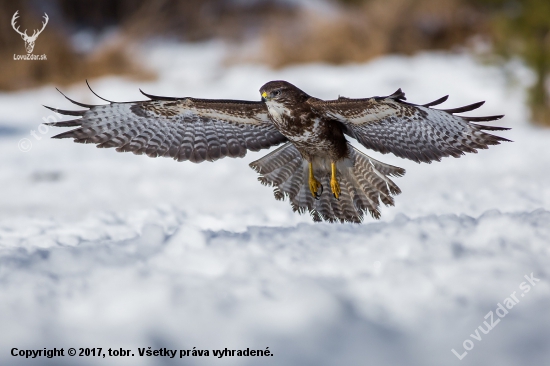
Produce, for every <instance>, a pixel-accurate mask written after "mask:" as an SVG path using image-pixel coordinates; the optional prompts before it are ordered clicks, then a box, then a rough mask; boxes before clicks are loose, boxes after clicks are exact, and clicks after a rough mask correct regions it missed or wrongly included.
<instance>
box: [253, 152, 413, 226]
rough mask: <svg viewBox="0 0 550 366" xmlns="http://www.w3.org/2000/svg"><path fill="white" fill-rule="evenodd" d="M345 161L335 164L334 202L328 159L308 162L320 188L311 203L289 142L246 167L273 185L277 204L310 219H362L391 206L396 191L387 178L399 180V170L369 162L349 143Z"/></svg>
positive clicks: (303, 164) (304, 172)
mask: <svg viewBox="0 0 550 366" xmlns="http://www.w3.org/2000/svg"><path fill="white" fill-rule="evenodd" d="M349 151H350V154H349V157H348V158H346V159H344V160H342V161H339V162H338V163H337V179H338V182H339V183H340V189H341V193H340V196H339V199H336V198H335V197H334V196H333V193H332V192H331V189H330V178H331V175H330V174H331V172H330V161H325V160H323V159H321V160H319V161H314V162H313V172H314V175H315V177H316V178H317V180H319V182H320V183H321V184H322V185H323V192H322V193H321V194H320V197H319V198H318V199H315V198H314V197H313V196H312V194H311V192H310V190H309V181H308V174H309V171H308V163H307V161H306V160H304V159H303V158H302V156H301V154H300V153H299V151H298V150H297V149H296V147H295V146H294V145H292V144H291V143H287V144H285V145H283V146H282V147H280V148H279V149H277V150H275V151H273V152H272V153H270V154H268V155H266V156H265V157H263V158H261V159H260V160H257V161H255V162H252V163H251V164H250V166H251V167H252V168H253V169H254V170H256V171H257V172H258V173H260V177H259V178H258V179H259V180H260V181H261V182H262V183H263V184H265V185H270V186H273V187H274V192H273V193H274V195H275V198H276V199H278V200H283V199H284V198H285V197H286V198H289V200H290V204H291V206H292V209H293V210H294V211H296V212H299V213H305V212H309V213H310V215H311V216H312V218H313V221H328V222H341V223H344V222H353V223H360V222H362V221H363V217H364V214H370V215H371V216H372V217H373V218H375V219H378V218H380V202H382V203H383V204H385V205H390V206H391V205H393V204H394V199H393V197H392V196H393V195H397V194H399V193H401V190H400V189H399V187H397V185H396V184H395V183H394V182H393V181H392V180H391V179H390V178H389V177H390V176H395V177H400V176H402V175H404V174H405V170H404V169H402V168H399V167H395V166H392V165H388V164H385V163H382V162H380V161H378V160H375V159H373V158H371V157H369V156H367V155H365V154H363V153H361V152H360V151H358V150H356V149H355V148H353V147H352V146H351V145H349Z"/></svg>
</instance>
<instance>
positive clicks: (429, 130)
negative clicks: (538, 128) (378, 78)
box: [47, 81, 508, 222]
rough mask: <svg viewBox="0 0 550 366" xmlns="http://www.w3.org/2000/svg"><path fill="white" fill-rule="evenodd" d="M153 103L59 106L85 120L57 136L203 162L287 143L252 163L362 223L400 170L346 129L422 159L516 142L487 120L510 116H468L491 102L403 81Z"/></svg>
mask: <svg viewBox="0 0 550 366" xmlns="http://www.w3.org/2000/svg"><path fill="white" fill-rule="evenodd" d="M143 94H145V95H146V96H147V97H149V99H150V100H148V101H138V102H126V103H115V102H110V104H107V105H87V104H83V103H78V102H75V101H73V100H71V99H69V98H67V99H69V100H70V101H71V102H73V103H74V104H76V105H79V106H81V107H84V108H86V109H85V110H81V111H66V110H59V109H55V108H50V107H47V108H50V109H52V110H54V111H56V112H58V113H61V114H66V115H71V116H77V117H80V118H78V119H75V120H72V121H64V122H56V123H51V125H54V126H59V127H77V128H75V129H73V130H70V131H67V132H64V133H61V134H59V135H57V136H54V138H73V139H74V141H75V142H80V143H94V144H96V145H97V146H98V147H115V148H116V150H117V151H120V152H122V151H131V152H133V153H135V154H147V155H148V156H151V157H157V156H169V157H172V158H174V159H176V160H178V161H183V160H190V161H192V162H195V163H200V162H202V161H205V160H208V161H215V160H218V159H221V158H223V157H226V156H229V157H243V156H244V155H245V154H246V151H247V150H252V151H258V150H260V149H266V148H270V147H272V146H274V145H278V144H280V143H283V142H285V145H283V146H282V147H280V148H279V149H277V150H275V151H273V152H271V153H270V154H268V155H266V156H265V157H263V158H262V159H260V160H257V161H255V162H253V163H251V164H250V166H251V167H252V168H253V169H255V170H256V171H257V172H258V173H259V174H260V177H259V180H260V181H261V182H262V183H263V184H266V185H271V186H274V187H275V190H274V193H275V198H277V199H284V198H288V199H289V200H290V202H291V206H292V208H293V210H294V211H298V212H299V213H304V212H306V211H307V212H309V213H310V214H311V216H312V217H313V219H314V220H315V221H322V220H325V221H329V222H361V221H362V220H363V215H364V214H365V213H369V214H371V216H373V217H374V218H379V217H380V211H379V206H380V202H382V203H384V204H385V205H393V204H394V200H393V197H392V196H393V195H396V194H399V193H400V190H399V188H398V187H397V186H396V185H395V183H394V182H393V181H391V180H390V178H389V177H391V176H397V177H399V176H402V175H403V174H405V171H404V170H403V169H401V168H398V167H394V166H391V165H387V164H384V163H382V162H379V161H377V160H375V159H373V158H371V157H369V156H367V155H365V154H363V153H361V152H360V151H358V150H356V149H355V148H353V147H352V146H351V145H350V144H349V143H348V141H347V138H346V136H349V137H352V138H355V139H357V141H358V142H359V143H361V144H362V145H363V146H365V147H367V148H370V149H373V150H375V151H378V152H381V153H384V154H385V153H389V152H391V153H393V154H395V155H397V156H399V157H403V158H407V159H411V160H414V161H416V162H427V163H430V162H431V161H434V160H437V161H439V160H441V158H442V157H446V156H454V157H459V156H461V155H464V153H466V152H477V150H478V149H486V148H487V147H488V146H489V145H496V144H499V143H500V141H508V140H506V139H504V138H502V137H498V136H494V135H491V134H489V133H486V132H484V131H485V130H489V131H495V130H497V131H498V130H507V128H502V127H492V126H483V125H478V124H475V123H472V122H485V121H491V120H496V119H499V118H502V116H489V117H463V116H457V115H455V113H462V112H468V111H471V110H474V109H476V108H479V107H480V106H481V105H482V104H483V102H480V103H475V104H471V105H468V106H465V107H461V108H454V109H445V110H437V109H433V108H432V107H433V106H436V105H439V104H441V103H443V102H444V101H446V99H447V97H446V96H445V97H443V98H440V99H438V100H436V101H433V102H431V103H427V104H424V105H415V104H411V103H407V102H405V93H403V92H402V91H401V89H399V90H398V91H396V92H395V93H394V94H392V95H389V96H387V97H372V98H365V99H350V98H344V97H340V98H338V99H336V100H328V101H324V100H321V99H317V98H314V97H311V96H309V95H308V94H307V93H305V92H304V91H302V90H300V89H298V88H297V87H295V86H294V85H292V84H290V83H288V82H286V81H271V82H269V83H267V84H265V85H264V86H262V88H261V89H260V94H261V95H262V101H258V102H253V101H237V100H209V99H195V98H174V97H161V96H154V95H150V94H146V93H143Z"/></svg>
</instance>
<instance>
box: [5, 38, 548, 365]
mask: <svg viewBox="0 0 550 366" xmlns="http://www.w3.org/2000/svg"><path fill="white" fill-rule="evenodd" d="M223 57H224V47H223V45H220V44H216V43H213V44H205V45H198V46H181V45H180V46H175V45H164V46H157V47H152V48H151V49H149V51H148V52H147V53H146V54H144V55H142V56H141V58H142V60H143V62H144V63H145V64H146V65H149V67H151V68H153V69H155V70H158V72H159V79H158V80H157V81H155V82H149V83H137V82H134V81H130V80H124V79H118V78H104V79H100V80H93V81H92V86H93V87H94V89H95V90H96V91H97V92H98V93H99V94H100V95H102V96H104V97H106V98H109V99H114V100H119V101H127V100H139V99H143V98H142V96H141V95H140V94H139V91H138V88H139V87H141V88H142V89H143V90H145V91H146V92H149V93H152V94H158V95H171V96H195V97H204V98H233V99H253V100H258V99H259V93H258V89H259V88H260V86H261V85H263V84H264V83H265V82H267V81H269V80H274V79H285V80H288V81H290V82H292V83H294V84H295V85H297V86H298V87H300V88H302V89H304V90H305V91H306V92H309V93H310V94H312V95H315V96H317V97H321V98H336V97H338V95H343V96H346V97H365V96H372V95H387V94H391V93H392V92H393V91H395V90H396V89H397V88H399V87H401V88H403V90H404V91H405V92H406V93H407V97H408V100H409V101H411V102H416V103H426V102H429V101H431V100H434V99H437V98H439V97H441V96H443V95H446V94H450V99H449V101H448V102H446V104H445V105H444V106H446V107H447V106H448V107H453V106H461V105H464V104H469V103H473V102H477V101H479V100H486V101H487V103H486V105H485V106H483V107H482V109H481V111H480V112H478V111H475V114H474V115H491V114H502V113H504V114H506V117H505V118H504V119H503V120H501V121H499V123H497V125H503V126H508V127H512V128H513V130H511V131H508V132H503V133H502V134H501V135H502V136H505V137H507V138H510V139H512V140H514V142H513V143H506V144H502V145H499V146H495V147H492V148H491V149H489V150H484V151H480V152H479V153H478V154H470V155H468V156H464V157H462V158H460V159H453V158H447V159H445V160H444V161H443V162H441V163H434V164H430V165H428V164H422V165H419V164H416V163H412V162H409V161H404V160H402V159H399V158H396V157H393V156H390V155H380V154H377V153H374V152H370V151H369V152H367V153H368V154H369V155H371V156H373V157H375V158H377V159H380V160H382V161H384V162H387V163H390V164H394V165H398V166H401V167H404V168H406V169H407V174H406V175H405V176H404V177H403V178H397V179H396V180H395V181H396V183H397V184H398V185H399V186H400V187H401V189H402V191H403V193H402V194H401V195H400V196H397V197H396V206H395V207H390V208H384V209H383V211H382V220H381V221H379V222H374V221H372V220H367V221H366V222H365V223H364V224H362V225H351V224H350V225H329V224H313V223H311V222H310V218H309V217H308V216H307V215H305V216H299V215H297V214H294V213H292V210H291V208H290V205H289V204H288V202H279V201H275V199H274V198H273V195H272V193H271V189H270V188H268V187H264V186H262V185H261V184H260V183H259V182H257V180H256V173H255V172H254V171H252V169H250V168H249V167H248V163H249V162H251V161H253V160H255V159H258V158H259V157H261V156H262V155H264V154H265V152H258V153H249V154H248V155H247V156H246V157H245V158H244V159H234V160H232V159H227V158H226V159H224V160H221V161H218V162H216V163H203V164H199V165H195V164H192V163H177V162H175V161H173V160H170V159H161V158H159V159H151V158H148V157H146V156H134V155H132V154H119V153H116V152H115V151H114V150H112V149H96V148H95V147H93V146H92V145H79V144H74V143H72V142H71V141H66V140H62V141H59V140H50V139H49V138H48V137H49V136H52V135H53V134H54V133H55V132H57V131H54V130H53V128H49V129H48V128H46V127H45V126H39V125H40V123H41V121H42V120H43V118H45V119H49V120H52V118H57V117H56V116H55V115H54V114H53V113H52V112H50V111H48V110H46V109H44V108H43V107H41V106H40V105H41V104H45V105H51V106H56V107H59V108H72V107H73V106H72V105H70V103H69V102H67V101H66V100H64V99H63V98H62V97H61V96H60V95H59V94H58V93H57V92H55V89H54V86H53V85H52V86H48V87H44V88H40V89H36V90H32V91H25V92H18V93H9V94H0V111H1V113H0V166H1V170H0V186H1V187H2V190H0V329H2V332H0V364H25V365H27V364H28V365H41V364H52V365H53V364H56V365H60V364H61V365H63V364H67V365H68V364H71V365H72V364H82V365H88V364H90V365H108V364H127V365H156V364H176V363H180V364H190V365H210V364H212V365H218V364H224V365H258V364H262V365H291V364H296V365H336V364H338V365H366V364H369V365H386V364H388V365H389V364H392V365H396V364H403V365H452V364H464V365H488V364H495V365H497V364H498V365H543V364H545V363H546V362H547V361H548V360H549V359H550V313H549V312H548V310H547V309H548V308H550V283H549V281H550V276H549V274H550V273H549V269H548V268H550V183H549V182H550V173H549V169H548V168H549V167H550V153H549V148H548V146H549V142H550V131H548V130H541V129H537V128H534V127H532V126H530V125H529V124H528V119H529V115H528V110H527V109H526V107H525V88H526V86H527V85H528V84H529V83H530V82H532V75H531V73H530V72H529V71H528V70H526V69H525V68H524V67H523V66H522V65H521V64H519V63H510V64H509V65H508V66H507V67H506V68H504V69H501V68H497V67H495V66H490V65H483V64H481V63H479V62H476V61H475V60H474V59H473V58H471V57H469V56H465V55H448V54H434V53H429V54H422V55H418V56H415V57H410V58H404V57H386V58H381V59H378V60H375V61H373V62H370V63H367V64H360V65H348V66H345V67H334V66H327V65H322V64H315V65H306V66H298V67H292V68H286V69H282V70H271V69H268V68H266V67H263V66H259V65H237V66H230V67H226V66H224V61H223V60H224V59H223ZM64 92H66V93H67V94H68V95H69V96H70V97H72V98H74V99H76V100H79V101H81V102H85V103H99V102H100V101H99V100H98V99H97V98H95V97H94V96H93V95H92V94H91V93H90V92H89V91H88V90H87V89H86V88H85V87H84V85H78V86H74V87H71V88H65V89H64ZM30 130H33V131H35V132H33V134H32V135H31V134H30V133H29V131H30ZM22 139H27V140H22ZM29 143H30V144H29ZM31 145H32V146H31ZM21 150H28V151H26V152H23V151H21ZM531 273H533V276H534V277H535V278H537V279H539V280H540V281H538V282H537V281H535V282H534V285H532V286H531V288H530V291H529V292H525V291H524V289H525V286H524V287H523V288H522V289H520V286H521V285H522V282H526V281H527V280H526V279H525V278H524V276H525V275H531ZM532 281H534V280H532ZM526 283H529V282H526ZM514 292H516V294H515V295H514V296H517V298H518V300H519V301H518V302H517V304H516V305H515V306H513V308H511V309H509V312H508V314H506V316H505V317H503V318H498V316H497V315H494V317H495V321H494V322H496V320H497V319H500V320H501V321H500V322H499V323H498V324H497V325H496V326H495V328H494V329H492V330H491V331H490V332H489V333H488V334H484V333H483V332H482V331H481V330H480V329H479V328H478V327H480V326H481V328H482V329H483V330H486V329H487V327H486V326H485V325H483V322H484V321H487V322H489V320H487V319H484V317H485V316H486V314H488V313H489V312H491V311H493V312H495V311H496V309H497V306H498V303H503V302H504V301H505V299H506V298H509V297H510V296H511V294H513V293H514ZM521 295H523V296H521ZM508 304H509V302H508ZM495 314H496V313H495ZM476 329H477V333H476ZM480 337H481V340H477V339H476V338H478V339H479V338H480ZM465 341H466V342H465ZM470 344H471V345H473V349H471V350H469V351H468V353H467V354H466V355H464V352H465V348H464V345H465V346H466V347H470ZM13 347H17V348H19V349H43V348H44V347H57V348H65V353H66V352H67V349H68V348H69V347H75V348H77V349H78V348H80V347H89V348H91V347H103V348H104V349H108V348H113V349H119V348H121V347H122V348H126V349H132V352H133V353H134V354H135V356H134V357H127V358H126V359H124V358H121V357H119V358H114V357H111V358H110V357H108V356H107V358H105V359H102V358H93V357H78V356H76V357H69V356H66V357H63V358H58V359H53V360H48V359H45V358H39V359H34V360H26V359H24V358H20V357H12V356H10V350H11V349H12V348H13ZM143 347H145V348H147V347H152V349H159V348H163V347H166V348H168V349H175V350H178V351H179V350H180V349H188V350H192V349H193V347H196V349H202V350H206V349H207V350H209V351H210V356H208V357H186V359H184V360H180V359H178V360H169V359H166V358H161V357H156V358H155V357H139V356H138V348H143ZM225 347H228V348H229V349H246V348H247V347H249V348H254V349H262V350H265V349H266V347H269V350H270V351H271V352H272V353H273V354H274V356H272V357H263V358H257V357H224V358H222V359H219V358H216V357H214V356H213V355H212V350H214V349H224V348H225ZM452 349H454V350H455V351H456V352H457V354H459V355H463V359H462V361H459V359H458V357H457V356H455V354H454V353H453V352H452V351H451V350H452ZM177 357H179V354H178V356H176V358H177Z"/></svg>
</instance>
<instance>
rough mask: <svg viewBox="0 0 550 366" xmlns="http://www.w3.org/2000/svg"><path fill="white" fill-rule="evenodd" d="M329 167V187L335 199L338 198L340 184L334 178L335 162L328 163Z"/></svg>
mask: <svg viewBox="0 0 550 366" xmlns="http://www.w3.org/2000/svg"><path fill="white" fill-rule="evenodd" d="M330 167H331V170H332V175H331V177H330V189H331V190H332V193H333V194H334V197H335V198H336V199H339V198H340V192H341V191H340V184H338V180H337V179H336V163H334V162H332V163H330ZM310 184H311V183H310Z"/></svg>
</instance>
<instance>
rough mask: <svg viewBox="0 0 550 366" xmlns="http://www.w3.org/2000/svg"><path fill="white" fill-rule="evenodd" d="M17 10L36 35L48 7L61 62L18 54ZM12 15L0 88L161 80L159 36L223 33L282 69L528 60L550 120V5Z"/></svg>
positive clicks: (189, 5)
mask: <svg viewBox="0 0 550 366" xmlns="http://www.w3.org/2000/svg"><path fill="white" fill-rule="evenodd" d="M16 10H19V14H20V18H19V19H18V20H17V21H18V23H17V24H18V25H21V29H29V34H30V30H33V29H39V28H40V27H41V21H42V20H43V19H42V16H43V14H44V12H46V13H47V14H48V16H49V18H50V21H49V24H48V26H47V27H46V28H45V30H44V31H43V33H42V34H41V35H40V36H39V41H37V43H36V48H35V51H34V53H35V54H42V53H45V54H47V57H48V60H49V61H50V62H17V61H14V60H13V57H12V55H13V54H21V53H24V49H23V43H22V41H21V39H20V38H19V37H17V36H14V30H13V29H12V27H11V23H10V19H11V17H12V15H13V14H14V13H15V11H16ZM0 14H1V16H2V22H0V68H1V70H2V71H3V72H2V73H1V74H0V91H12V90H19V89H25V88H32V87H36V86H39V85H42V84H46V83H55V84H56V85H66V84H70V83H75V82H81V81H82V79H84V78H88V79H91V78H95V77H99V76H104V75H122V76H127V77H131V78H135V79H137V80H153V79H154V78H155V72H154V71H153V70H148V69H147V68H146V66H144V65H140V64H139V63H136V62H135V61H133V58H132V56H131V54H132V52H135V49H136V47H137V46H138V45H140V44H142V43H143V42H147V41H153V42H155V41H158V40H159V39H164V40H171V41H175V42H204V41H209V40H213V39H216V40H222V41H223V42H224V43H225V44H226V47H227V49H228V52H227V54H226V56H225V58H226V60H225V61H226V63H227V64H238V63H242V62H246V63H250V62H254V63H262V64H267V65H269V66H270V67H274V68H280V67H284V66H288V65H293V64H300V63H310V62H323V63H330V64H346V63H360V62H365V61H369V60H371V59H374V58H376V57H380V56H383V55H388V54H406V55H411V54H415V53H418V52H421V51H425V50H447V51H452V52H470V53H473V54H476V55H477V56H479V57H480V58H482V59H483V61H484V62H491V63H495V64H499V63H500V64H502V63H504V62H506V60H508V59H510V58H520V59H521V60H523V61H524V62H525V63H526V64H527V65H528V66H529V67H530V68H531V69H532V70H533V71H534V73H535V75H536V80H535V82H534V83H533V85H532V86H531V88H530V91H529V100H528V103H529V106H530V108H531V117H532V118H531V120H532V122H533V123H537V124H540V125H545V126H550V93H549V90H550V86H549V84H550V82H549V80H550V78H549V76H548V75H549V70H550V2H549V1H547V0H445V1H439V0H276V1H268V0H186V1H176V0H160V1H153V0H135V1H130V0H83V1H71V0H43V1H32V0H16V1H13V0H12V1H10V0H0ZM138 48H139V47H138Z"/></svg>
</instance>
